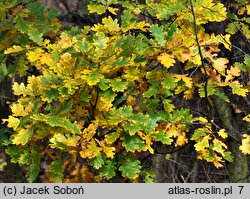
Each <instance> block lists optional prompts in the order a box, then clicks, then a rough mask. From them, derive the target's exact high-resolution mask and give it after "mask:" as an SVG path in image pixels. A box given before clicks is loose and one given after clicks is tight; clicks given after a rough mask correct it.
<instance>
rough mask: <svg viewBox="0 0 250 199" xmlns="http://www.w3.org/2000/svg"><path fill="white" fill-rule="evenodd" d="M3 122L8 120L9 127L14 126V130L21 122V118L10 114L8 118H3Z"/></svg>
mask: <svg viewBox="0 0 250 199" xmlns="http://www.w3.org/2000/svg"><path fill="white" fill-rule="evenodd" d="M2 121H3V123H5V122H8V125H7V126H8V127H9V128H13V130H16V129H17V127H18V125H19V123H20V119H18V118H16V117H13V116H9V118H8V119H2Z"/></svg>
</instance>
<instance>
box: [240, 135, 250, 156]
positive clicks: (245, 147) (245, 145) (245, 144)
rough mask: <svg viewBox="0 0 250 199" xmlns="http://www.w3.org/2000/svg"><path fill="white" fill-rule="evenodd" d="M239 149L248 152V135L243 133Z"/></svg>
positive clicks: (249, 144) (249, 141)
mask: <svg viewBox="0 0 250 199" xmlns="http://www.w3.org/2000/svg"><path fill="white" fill-rule="evenodd" d="M240 150H241V151H242V153H244V154H250V135H247V134H244V135H243V139H242V145H241V146H240Z"/></svg>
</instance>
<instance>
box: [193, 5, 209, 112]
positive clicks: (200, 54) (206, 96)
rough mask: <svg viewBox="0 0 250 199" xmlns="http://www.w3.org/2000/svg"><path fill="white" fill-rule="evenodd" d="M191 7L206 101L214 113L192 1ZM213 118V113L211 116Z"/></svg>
mask: <svg viewBox="0 0 250 199" xmlns="http://www.w3.org/2000/svg"><path fill="white" fill-rule="evenodd" d="M190 6H191V12H192V15H193V20H194V34H195V40H196V44H197V47H198V51H199V56H200V59H201V66H202V68H203V70H204V73H205V88H204V91H205V99H206V101H207V103H208V109H209V111H213V108H212V106H211V104H210V101H209V99H208V93H207V87H208V73H207V71H206V67H205V63H204V57H203V54H202V51H201V46H200V43H199V39H198V29H197V23H196V16H195V13H194V6H193V2H192V0H190ZM211 115H212V116H213V112H212V114H211Z"/></svg>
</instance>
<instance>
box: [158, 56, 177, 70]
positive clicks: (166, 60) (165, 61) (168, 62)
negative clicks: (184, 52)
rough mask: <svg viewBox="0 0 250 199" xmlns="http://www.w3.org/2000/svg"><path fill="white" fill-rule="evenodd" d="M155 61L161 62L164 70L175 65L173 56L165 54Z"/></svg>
mask: <svg viewBox="0 0 250 199" xmlns="http://www.w3.org/2000/svg"><path fill="white" fill-rule="evenodd" d="M157 59H158V60H159V61H160V62H161V64H162V65H163V66H165V67H166V68H169V67H170V66H173V65H174V63H175V60H174V56H173V55H170V54H167V53H162V54H160V55H159V56H158V57H157Z"/></svg>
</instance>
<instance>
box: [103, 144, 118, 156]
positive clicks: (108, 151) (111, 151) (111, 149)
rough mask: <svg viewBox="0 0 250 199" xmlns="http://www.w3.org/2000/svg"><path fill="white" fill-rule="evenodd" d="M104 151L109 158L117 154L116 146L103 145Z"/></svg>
mask: <svg viewBox="0 0 250 199" xmlns="http://www.w3.org/2000/svg"><path fill="white" fill-rule="evenodd" d="M102 150H103V152H104V153H105V154H106V156H107V158H113V157H114V155H115V152H114V151H115V147H109V146H103V147H102Z"/></svg>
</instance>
